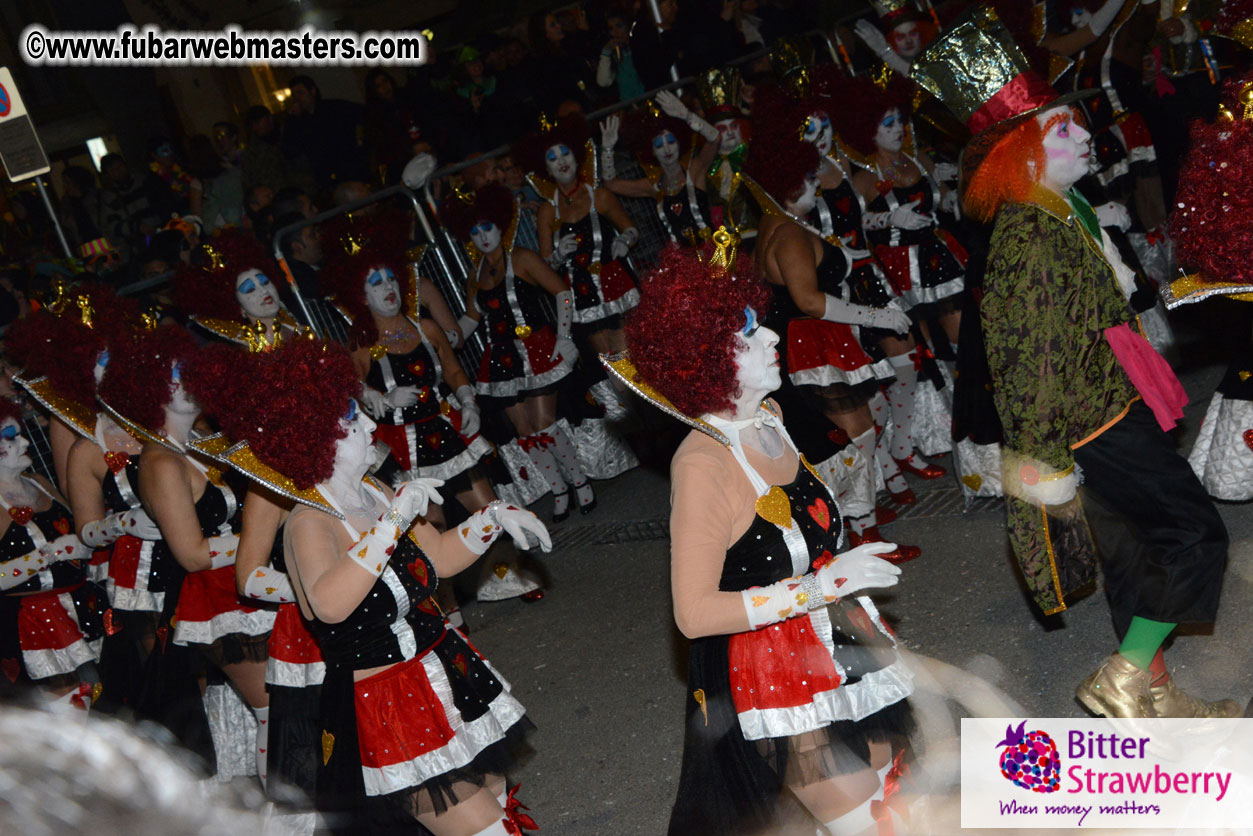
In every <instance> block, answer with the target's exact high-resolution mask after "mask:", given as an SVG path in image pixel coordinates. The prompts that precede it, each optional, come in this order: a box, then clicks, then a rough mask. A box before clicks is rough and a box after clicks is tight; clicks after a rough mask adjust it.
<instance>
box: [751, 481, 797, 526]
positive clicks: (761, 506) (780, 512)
mask: <svg viewBox="0 0 1253 836" xmlns="http://www.w3.org/2000/svg"><path fill="white" fill-rule="evenodd" d="M757 516H759V517H761V518H762V519H763V520H765V521H766V522H769V523H774V524H775V525H777V526H778V527H779V528H791V527H792V501H791V500H790V499H788V498H787V494H785V493H784V492H783V488H780V487H779V486H778V485H775V486H774V487H772V488H771V489H770V490H768V491H766V493H765V494H764V495H762V496H759V497H758V498H757Z"/></svg>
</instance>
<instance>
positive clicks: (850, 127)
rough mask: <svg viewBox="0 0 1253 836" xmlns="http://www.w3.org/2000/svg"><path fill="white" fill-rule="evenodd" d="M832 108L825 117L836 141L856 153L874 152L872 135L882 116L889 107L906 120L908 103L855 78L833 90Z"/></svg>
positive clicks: (894, 92) (890, 91)
mask: <svg viewBox="0 0 1253 836" xmlns="http://www.w3.org/2000/svg"><path fill="white" fill-rule="evenodd" d="M835 91H836V92H835V97H834V99H833V101H835V103H836V106H835V107H833V108H831V109H830V111H829V115H830V116H831V119H832V124H833V126H834V127H835V132H836V133H837V134H839V135H840V141H841V142H843V143H844V144H845V145H846V146H847V147H849V148H851V149H852V150H854V151H856V152H857V153H859V154H862V155H865V156H869V155H870V154H873V153H874V152H875V142H874V137H875V134H876V133H878V130H879V122H880V121H882V119H883V115H884V114H885V113H887V112H888V111H889V110H891V109H892V108H896V109H898V110H900V112H901V116H903V117H905V118H906V119H908V118H909V112H910V109H909V100H908V99H906V98H904V97H902V96H900V95H899V94H898V93H897V92H896V91H895V90H883V89H881V88H880V87H878V86H877V85H875V84H874V82H872V81H870V80H869V79H867V78H865V77H862V76H858V77H856V78H851V79H848V80H847V81H845V82H844V83H843V84H842V85H840V86H839V87H838V88H835Z"/></svg>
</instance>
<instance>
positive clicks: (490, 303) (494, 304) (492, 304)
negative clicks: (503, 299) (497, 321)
mask: <svg viewBox="0 0 1253 836" xmlns="http://www.w3.org/2000/svg"><path fill="white" fill-rule="evenodd" d="M487 307H489V308H491V309H492V310H496V309H497V308H499V307H500V300H499V299H497V298H496V297H495V296H493V297H492V298H491V299H488V300H487Z"/></svg>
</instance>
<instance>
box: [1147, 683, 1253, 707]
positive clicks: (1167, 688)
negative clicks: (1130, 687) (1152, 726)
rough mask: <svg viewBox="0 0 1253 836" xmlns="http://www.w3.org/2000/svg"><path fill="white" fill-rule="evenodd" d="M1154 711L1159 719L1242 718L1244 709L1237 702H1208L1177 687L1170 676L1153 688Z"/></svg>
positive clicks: (1150, 689) (1150, 690)
mask: <svg viewBox="0 0 1253 836" xmlns="http://www.w3.org/2000/svg"><path fill="white" fill-rule="evenodd" d="M1149 693H1150V694H1151V695H1152V697H1153V710H1154V711H1156V712H1157V716H1158V717H1240V716H1241V715H1243V714H1244V709H1243V708H1241V707H1240V704H1239V703H1237V702H1236V701H1235V700H1216V701H1215V702H1208V701H1206V700H1203V699H1199V698H1197V697H1194V696H1192V695H1191V694H1189V693H1188V692H1187V691H1185V690H1183V689H1182V688H1180V687H1178V686H1176V685H1175V678H1174V677H1173V676H1169V677H1167V678H1166V681H1165V682H1164V683H1162V684H1161V685H1155V686H1151V687H1150V688H1149Z"/></svg>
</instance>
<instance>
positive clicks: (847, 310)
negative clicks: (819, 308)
mask: <svg viewBox="0 0 1253 836" xmlns="http://www.w3.org/2000/svg"><path fill="white" fill-rule="evenodd" d="M823 296H824V297H826V308H825V309H824V310H823V312H822V318H823V319H825V320H826V321H827V322H843V323H846V324H848V325H873V324H874V323H873V321H872V320H873V319H874V316H873V315H872V314H873V312H874V308H872V307H870V306H868V305H858V304H855V303H853V302H846V301H844V300H843V299H837V298H836V297H834V296H832V295H831V294H829V293H824V294H823Z"/></svg>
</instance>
